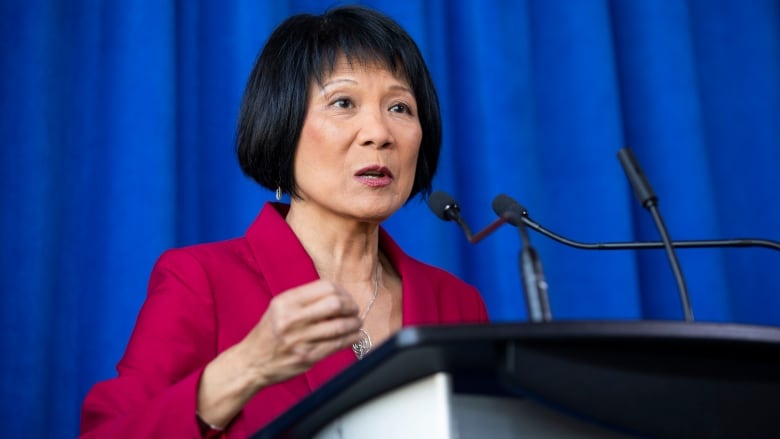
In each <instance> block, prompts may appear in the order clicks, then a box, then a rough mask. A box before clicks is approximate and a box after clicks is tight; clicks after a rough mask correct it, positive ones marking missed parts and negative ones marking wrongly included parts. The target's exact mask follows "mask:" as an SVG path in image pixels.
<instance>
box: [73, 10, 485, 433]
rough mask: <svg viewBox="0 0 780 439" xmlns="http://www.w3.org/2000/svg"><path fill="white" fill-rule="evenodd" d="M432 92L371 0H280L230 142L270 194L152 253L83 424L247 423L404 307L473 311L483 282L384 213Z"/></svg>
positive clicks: (410, 319)
mask: <svg viewBox="0 0 780 439" xmlns="http://www.w3.org/2000/svg"><path fill="white" fill-rule="evenodd" d="M440 143H441V126H440V118H439V108H438V102H437V97H436V93H435V90H434V87H433V84H432V82H431V78H430V76H429V73H428V71H427V68H426V67H425V64H424V62H423V60H422V57H421V55H420V53H419V50H418V48H417V46H416V45H415V43H414V42H413V41H412V40H411V38H410V37H409V36H408V35H407V34H406V32H405V31H403V29H401V28H400V26H398V24H397V23H395V22H394V21H392V20H391V19H389V18H387V17H385V16H383V15H381V14H379V13H377V12H374V11H371V10H368V9H364V8H359V7H344V8H338V9H334V10H331V11H329V12H327V13H326V14H324V15H322V16H311V15H299V16H294V17H292V18H289V19H288V20H287V21H285V22H284V23H283V24H281V25H280V26H279V27H278V28H277V29H276V30H275V31H274V33H273V34H272V35H271V37H270V39H269V41H268V43H267V44H266V46H265V48H264V49H263V52H262V53H261V55H260V57H259V58H258V60H257V63H256V65H255V67H254V70H253V72H252V74H251V76H250V79H249V82H248V84H247V87H246V91H245V95H244V102H243V104H242V109H241V114H240V116H239V127H238V156H239V161H240V163H241V167H242V169H243V170H244V172H245V173H246V174H247V175H249V176H251V177H252V178H254V179H255V180H256V181H257V182H258V183H259V184H261V185H262V186H265V187H267V188H270V189H271V190H276V193H277V199H279V198H281V194H282V193H288V194H289V195H290V200H291V201H290V204H289V206H287V205H284V204H281V203H269V204H267V205H266V206H264V208H263V209H262V211H261V213H260V215H259V216H258V218H257V219H256V220H255V222H254V223H253V224H252V225H251V226H250V228H249V229H248V231H247V233H246V235H245V236H244V237H242V238H238V239H234V240H230V241H224V242H217V243H210V244H203V245H197V246H192V247H187V248H182V249H176V250H171V251H168V252H166V253H165V254H163V255H162V256H161V257H160V259H159V261H158V262H157V264H156V266H155V268H154V270H153V272H152V275H151V280H150V284H149V291H148V297H147V300H146V302H145V303H144V306H143V308H142V309H141V312H140V314H139V317H138V321H137V324H136V328H135V330H134V332H133V335H132V338H131V339H130V342H129V344H128V347H127V351H126V353H125V355H124V357H123V358H122V360H121V361H120V363H119V365H118V367H117V369H118V371H119V376H118V377H117V378H115V379H113V380H109V381H106V382H102V383H98V384H97V385H96V386H95V387H94V388H93V389H92V391H91V392H90V394H89V395H88V396H87V398H86V400H85V402H84V408H83V413H82V433H83V434H84V436H85V437H90V436H94V437H123V436H124V437H128V436H132V437H151V436H154V437H198V436H200V435H205V436H219V435H226V436H230V437H246V436H249V435H251V434H252V433H253V432H255V431H256V430H257V429H259V428H261V427H262V426H263V425H265V424H267V423H268V422H269V421H270V420H272V419H273V418H274V417H276V416H278V415H279V414H280V413H282V412H283V411H285V410H286V409H288V408H289V407H290V406H291V405H292V404H294V403H295V402H297V401H299V400H300V399H302V398H304V397H305V396H306V395H307V394H309V393H310V392H311V391H312V390H314V389H315V388H317V387H318V386H320V385H321V384H322V383H324V382H325V381H327V380H328V379H330V378H331V377H332V376H333V375H335V374H336V373H338V372H339V371H341V370H343V369H344V368H345V367H347V366H349V365H350V364H351V363H353V362H354V361H357V360H358V359H359V358H362V356H364V355H367V354H370V351H371V349H373V348H374V347H375V346H377V345H378V344H379V343H381V342H382V341H384V340H385V339H387V338H388V337H389V336H391V335H392V334H393V333H394V332H396V331H398V330H399V329H400V328H401V327H402V326H405V325H419V324H443V323H462V322H483V321H486V320H487V313H486V311H485V306H484V304H483V302H482V299H481V298H480V296H479V294H478V292H477V291H476V290H475V289H474V288H473V287H471V286H468V285H466V284H464V283H463V282H461V281H459V280H458V279H456V278H455V277H453V276H452V275H450V274H448V273H446V272H444V271H442V270H439V269H436V268H433V267H430V266H427V265H425V264H423V263H421V262H418V261H416V260H414V259H412V258H410V257H409V256H407V255H406V254H404V253H403V251H402V250H401V249H400V248H399V247H398V246H397V245H396V244H395V243H394V242H393V240H392V239H391V238H390V237H389V236H388V235H387V233H386V232H385V231H384V230H383V229H382V228H381V227H380V226H379V224H380V223H381V222H382V221H384V220H386V219H387V218H388V217H389V216H390V215H392V214H393V213H394V212H396V211H397V210H398V209H399V208H400V207H401V206H403V205H404V203H406V202H407V200H409V199H410V197H413V196H415V195H417V194H420V193H425V192H429V191H430V187H431V180H432V178H433V174H434V172H435V170H436V164H437V161H438V156H439V148H440Z"/></svg>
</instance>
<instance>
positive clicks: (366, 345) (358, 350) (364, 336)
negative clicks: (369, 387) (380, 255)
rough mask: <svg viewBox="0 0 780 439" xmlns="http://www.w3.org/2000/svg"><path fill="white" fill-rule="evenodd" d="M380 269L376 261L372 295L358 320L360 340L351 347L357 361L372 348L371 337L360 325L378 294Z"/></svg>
mask: <svg viewBox="0 0 780 439" xmlns="http://www.w3.org/2000/svg"><path fill="white" fill-rule="evenodd" d="M381 269H382V265H381V264H380V263H379V262H378V261H377V265H376V277H375V278H374V294H372V295H371V299H369V301H368V305H367V306H366V310H365V311H363V316H362V317H361V318H360V324H361V326H360V338H358V341H357V342H355V343H354V344H353V345H352V352H354V353H355V356H356V357H357V359H358V360H362V359H363V357H365V356H366V354H368V353H369V352H371V348H372V347H373V345H372V344H371V336H369V335H368V331H366V330H365V329H364V328H363V326H362V324H363V322H365V321H366V316H368V312H369V311H370V310H371V305H373V304H374V300H376V293H378V292H379V273H380V270H381Z"/></svg>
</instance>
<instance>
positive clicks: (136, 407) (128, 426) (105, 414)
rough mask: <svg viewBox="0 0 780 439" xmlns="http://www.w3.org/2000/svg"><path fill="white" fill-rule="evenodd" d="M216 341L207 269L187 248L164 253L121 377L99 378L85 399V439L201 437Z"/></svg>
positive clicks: (82, 422)
mask: <svg viewBox="0 0 780 439" xmlns="http://www.w3.org/2000/svg"><path fill="white" fill-rule="evenodd" d="M216 346H217V342H216V316H215V307H214V299H213V295H212V292H211V288H210V285H209V278H208V275H207V272H206V270H205V269H204V267H203V266H202V264H201V263H200V262H199V261H198V260H197V259H196V257H195V256H194V255H193V254H191V253H190V252H189V251H188V250H187V249H177V250H170V251H168V252H166V253H164V254H163V255H162V256H161V257H160V259H159V260H158V261H157V264H156V265H155V267H154V269H153V271H152V274H151V278H150V281H149V289H148V294H147V298H146V301H145V302H144V304H143V306H142V308H141V311H140V313H139V315H138V320H137V322H136V326H135V328H134V330H133V334H132V336H131V338H130V341H129V343H128V346H127V350H126V351H125V354H124V357H123V358H122V360H121V361H120V362H119V364H118V365H117V371H118V376H117V377H116V378H113V379H110V380H108V381H104V382H101V383H98V384H96V385H95V386H94V387H93V388H92V390H90V392H89V394H88V395H87V397H86V398H85V400H84V405H83V407H82V415H81V434H82V436H81V437H83V438H104V437H105V438H109V437H110V438H131V437H132V438H137V437H178V438H189V437H192V438H197V437H201V431H200V428H199V424H198V421H197V418H196V414H195V413H196V407H197V388H198V381H199V379H200V376H201V373H202V372H203V368H204V367H205V365H206V364H207V363H208V362H209V361H211V360H212V359H213V358H214V357H215V356H216V353H217V352H216V351H217V347H216Z"/></svg>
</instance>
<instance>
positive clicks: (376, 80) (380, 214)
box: [292, 57, 422, 222]
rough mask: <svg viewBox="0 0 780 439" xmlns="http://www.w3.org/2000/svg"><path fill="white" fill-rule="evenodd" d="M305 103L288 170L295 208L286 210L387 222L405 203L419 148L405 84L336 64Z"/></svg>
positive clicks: (376, 70)
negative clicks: (292, 171) (290, 170)
mask: <svg viewBox="0 0 780 439" xmlns="http://www.w3.org/2000/svg"><path fill="white" fill-rule="evenodd" d="M308 99H309V100H308V111H307V113H306V118H305V120H304V123H303V129H302V130H301V136H300V140H299V142H298V149H297V151H296V154H295V164H294V167H295V184H296V188H297V190H298V194H299V195H300V196H301V200H297V199H295V198H293V200H292V202H293V204H294V205H295V206H296V207H304V206H305V208H306V209H313V210H314V211H317V213H319V214H326V215H327V214H335V215H338V216H341V217H345V218H351V219H357V220H365V221H371V222H379V221H382V220H384V219H386V218H387V217H389V216H390V215H392V214H393V213H394V212H395V211H396V210H398V209H399V208H400V207H401V206H402V205H403V204H404V203H405V202H406V200H407V199H408V198H409V194H410V193H411V190H412V184H413V183H414V175H415V169H416V166H417V155H418V152H419V150H420V142H421V141H422V127H421V126H420V120H419V118H418V115H417V101H416V100H415V98H414V93H413V92H412V90H411V88H410V87H409V84H408V83H407V82H406V81H405V80H404V79H402V78H401V77H398V76H396V75H395V74H394V73H393V72H390V71H388V70H387V69H385V68H384V67H381V66H378V65H372V64H369V65H363V64H360V63H356V64H354V65H351V64H349V63H347V61H346V59H345V58H344V57H342V58H341V59H340V60H339V62H338V63H337V64H336V68H335V69H334V70H333V73H332V74H331V75H330V76H328V77H326V78H325V79H324V80H323V82H322V85H320V84H318V83H317V82H314V83H313V85H312V86H311V87H310V92H309V98H308ZM312 213H314V212H312Z"/></svg>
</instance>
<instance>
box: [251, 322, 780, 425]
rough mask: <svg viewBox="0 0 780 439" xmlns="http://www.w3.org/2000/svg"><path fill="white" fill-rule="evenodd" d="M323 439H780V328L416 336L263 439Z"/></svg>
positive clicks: (538, 328) (492, 328) (560, 325)
mask: <svg viewBox="0 0 780 439" xmlns="http://www.w3.org/2000/svg"><path fill="white" fill-rule="evenodd" d="M311 437H317V438H367V437H370V438H372V439H374V438H393V439H402V438H403V439H406V438H517V437H567V438H576V437H582V438H584V437H598V438H613V437H614V438H620V437H670V438H674V437H680V438H695V437H708V438H709V437H723V438H736V437H739V438H748V437H761V438H766V437H780V328H776V327H763V326H750V325H738V324H717V323H686V322H661V321H609V322H565V321H563V322H551V323H529V324H517V323H515V324H490V325H468V326H436V327H411V328H405V329H403V330H401V331H400V332H399V333H398V334H396V335H395V336H393V337H392V338H391V339H389V340H388V341H387V342H385V343H384V344H383V345H382V346H380V347H379V348H377V349H376V350H375V351H374V352H372V353H371V354H370V355H368V356H367V357H366V358H365V359H363V360H362V361H359V362H357V363H356V364H354V365H353V366H351V367H349V368H348V369H346V370H345V371H344V372H342V373H341V374H339V375H337V376H336V377H334V379H333V380H331V381H329V382H328V383H326V384H325V385H323V386H322V387H321V388H319V389H318V390H316V391H315V392H313V393H312V394H311V395H309V396H308V397H307V398H306V399H304V400H302V401H301V402H300V403H298V404H297V405H295V406H294V407H292V408H291V409H290V410H289V411H287V412H286V413H284V414H283V415H281V416H280V417H279V418H277V419H276V420H274V421H273V422H272V423H270V424H269V425H267V426H266V427H265V428H264V429H262V430H260V431H258V432H257V433H256V434H255V435H254V436H253V438H255V439H270V438H311Z"/></svg>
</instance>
